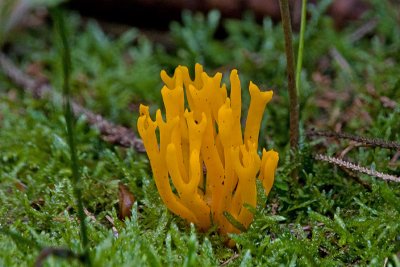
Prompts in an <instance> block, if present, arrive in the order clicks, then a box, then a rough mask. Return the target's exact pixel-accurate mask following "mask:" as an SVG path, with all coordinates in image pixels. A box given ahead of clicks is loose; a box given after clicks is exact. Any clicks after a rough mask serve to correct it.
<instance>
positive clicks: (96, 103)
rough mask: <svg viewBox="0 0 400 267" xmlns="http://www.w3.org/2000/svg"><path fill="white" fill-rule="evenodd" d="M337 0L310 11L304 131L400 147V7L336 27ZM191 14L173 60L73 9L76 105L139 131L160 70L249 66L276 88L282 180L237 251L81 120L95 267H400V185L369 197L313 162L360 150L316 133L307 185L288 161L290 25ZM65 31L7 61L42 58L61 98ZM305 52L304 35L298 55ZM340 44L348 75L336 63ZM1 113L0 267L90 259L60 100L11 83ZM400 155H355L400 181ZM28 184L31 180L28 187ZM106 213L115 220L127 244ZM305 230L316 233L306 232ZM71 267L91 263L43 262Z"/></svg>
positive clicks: (242, 71)
mask: <svg viewBox="0 0 400 267" xmlns="http://www.w3.org/2000/svg"><path fill="white" fill-rule="evenodd" d="M328 2H329V1H322V3H321V4H320V5H319V6H318V7H310V8H309V11H310V12H311V13H312V14H313V16H312V18H311V19H310V20H309V21H308V22H307V27H306V31H305V35H304V38H305V44H306V45H305V49H304V53H303V70H302V73H301V85H300V87H301V90H302V91H301V99H300V102H301V113H300V115H301V125H302V131H304V130H305V129H309V128H311V127H316V128H323V129H335V127H339V126H341V128H342V130H343V131H345V132H349V133H354V134H358V135H363V136H367V137H380V138H383V139H387V140H396V141H399V140H400V105H399V103H400V53H399V52H398V51H400V26H399V23H398V17H397V18H396V17H395V16H396V14H395V11H393V10H396V9H394V8H393V7H391V6H390V5H389V4H388V3H387V2H385V1H382V2H381V1H371V4H372V5H373V8H374V9H373V10H374V12H371V13H370V14H366V15H365V17H364V18H363V19H362V20H361V21H359V22H356V23H353V24H351V25H350V26H348V27H347V28H345V29H343V30H341V31H336V30H335V29H334V28H333V23H332V21H331V19H330V18H329V17H326V16H324V15H322V14H321V13H322V11H324V9H325V6H324V5H325V4H326V3H328ZM183 18H184V19H183V23H182V24H179V23H177V22H174V23H172V24H171V30H170V36H171V38H172V40H173V42H174V44H175V48H174V49H173V50H172V51H171V50H167V49H166V48H165V47H164V46H163V44H159V43H154V42H153V41H152V40H150V39H148V38H147V37H146V36H145V35H144V34H142V33H141V32H140V30H138V29H131V30H129V31H127V32H125V33H124V34H122V35H118V36H115V35H111V34H107V33H105V32H104V31H103V30H102V29H101V27H100V26H99V25H98V24H97V23H96V22H95V21H93V20H89V21H86V22H84V21H83V20H82V19H81V18H80V17H79V16H78V15H77V14H75V13H71V12H69V13H68V16H67V23H66V26H67V33H68V36H69V44H70V46H71V55H72V73H71V94H72V96H73V98H74V99H75V100H77V101H78V102H80V103H81V104H82V105H84V106H85V107H87V108H89V109H91V110H93V111H95V112H98V113H100V114H102V115H104V116H105V117H107V118H108V119H110V120H112V121H114V122H116V123H118V124H122V125H126V126H129V127H133V128H134V129H135V128H136V126H135V125H136V118H137V105H138V103H146V104H150V105H151V106H152V111H155V109H156V108H157V107H160V106H161V105H162V103H161V99H160V89H161V86H162V83H161V79H160V78H159V72H160V70H161V69H166V70H167V71H168V72H169V73H171V71H172V70H173V69H174V67H175V66H176V65H178V64H181V65H188V66H189V68H192V67H193V66H194V63H195V62H199V63H202V64H203V65H204V66H205V68H206V70H207V71H208V72H209V73H214V72H215V71H222V72H224V73H227V72H228V71H229V70H230V69H231V68H237V69H238V70H239V75H240V77H241V81H242V86H243V88H246V87H247V85H248V82H249V81H250V80H252V81H254V82H255V83H256V84H259V85H260V86H261V87H262V88H265V89H266V88H272V89H273V90H274V99H273V101H272V102H271V103H270V104H269V105H268V107H267V112H266V116H265V119H264V120H263V124H262V125H263V127H262V128H263V130H262V132H261V134H260V136H261V140H260V144H261V145H262V146H265V147H268V148H274V149H276V150H278V151H279V153H280V158H281V160H280V163H279V169H278V171H277V174H276V182H275V185H274V187H273V189H272V191H271V193H270V195H269V196H268V198H267V197H265V196H264V195H263V191H262V188H261V187H259V192H258V193H259V196H260V197H259V205H258V207H257V211H256V216H255V220H254V222H253V224H252V225H251V227H250V229H249V230H248V231H247V232H245V233H242V234H239V235H234V236H232V238H233V239H234V240H235V241H236V243H237V246H236V247H235V248H234V249H230V248H227V247H226V246H225V245H224V243H223V241H222V240H221V238H220V237H219V236H218V235H217V233H216V231H215V229H211V230H210V231H209V232H207V233H200V232H198V231H196V229H195V228H194V227H192V226H190V225H187V224H186V223H185V222H184V221H183V220H182V219H180V218H178V217H177V216H174V215H172V214H171V213H169V212H168V211H167V210H166V208H165V206H164V205H163V204H162V202H161V200H160V198H159V196H158V193H157V190H156V187H155V184H154V182H153V180H152V177H151V171H150V167H149V164H148V160H147V158H146V156H145V155H142V154H138V153H136V152H135V151H133V150H132V149H124V148H120V147H117V146H114V145H111V144H108V143H106V142H104V141H102V139H101V136H100V134H99V132H98V130H96V129H94V128H91V127H90V126H88V125H87V123H86V121H85V118H83V117H81V118H78V119H77V121H76V125H75V134H74V137H75V141H76V150H77V157H78V162H79V164H80V166H81V182H80V184H79V186H80V188H81V190H82V197H83V201H84V205H85V207H86V208H87V210H88V211H89V212H90V213H92V214H93V215H94V216H95V218H96V220H92V219H91V218H87V219H86V222H87V227H88V229H87V230H88V239H89V247H90V256H91V259H92V264H93V266H132V265H135V266H181V265H183V266H218V265H219V264H221V263H222V262H224V261H226V260H228V259H230V258H232V259H231V261H229V264H228V266H257V265H258V266H266V265H267V266H268V265H270V266H277V265H280V264H281V265H284V266H287V265H290V266H295V265H298V266H309V265H311V266H348V265H361V266H365V265H371V266H383V264H384V262H385V259H388V264H389V265H392V266H400V262H399V259H398V258H397V256H396V254H397V253H398V252H399V251H400V241H399V240H400V239H399V233H400V229H399V228H400V227H399V224H398V222H399V221H400V205H399V203H400V187H399V185H397V184H395V183H386V182H383V181H380V180H377V179H375V178H371V177H368V176H363V175H361V176H360V177H361V179H362V180H363V181H365V182H366V183H368V184H369V185H370V186H371V189H367V188H365V187H363V186H362V185H360V184H359V183H357V182H356V181H355V180H354V179H353V178H351V177H350V176H349V175H347V174H346V173H345V172H343V171H342V170H340V169H338V168H336V167H332V166H330V165H327V164H325V163H320V162H316V161H314V160H313V159H312V157H311V154H312V153H317V152H323V153H327V154H329V155H335V154H336V153H338V152H340V151H342V150H343V149H344V148H345V147H346V146H347V145H348V142H346V141H340V142H334V141H333V140H330V139H328V141H327V142H326V141H324V140H322V139H316V140H309V139H307V138H306V137H305V136H304V134H303V135H302V143H301V147H302V149H301V158H302V163H301V165H300V170H301V171H300V174H301V177H300V181H299V183H294V182H293V181H292V180H291V178H290V172H291V169H292V168H293V165H294V164H296V163H293V162H290V161H289V159H288V158H289V155H288V149H289V147H288V137H289V132H288V129H289V127H288V109H287V104H288V95H287V92H286V75H285V55H284V42H283V34H282V30H281V26H280V25H277V24H276V25H275V24H273V23H272V22H271V21H270V20H269V19H264V21H263V22H262V23H261V24H257V23H256V22H255V20H254V18H253V16H252V15H251V14H245V15H244V18H243V19H242V20H223V21H221V19H220V18H219V14H218V13H216V12H211V13H209V14H208V15H207V16H201V15H194V14H190V13H184V14H183ZM370 18H377V19H378V25H377V27H376V28H375V29H374V31H373V32H371V33H370V34H369V35H368V36H365V37H363V38H362V39H360V40H357V41H355V42H353V41H352V40H351V39H350V37H349V36H351V33H353V32H354V31H355V30H356V28H357V27H359V26H361V25H362V24H363V23H365V22H366V21H368V19H370ZM396 20H397V24H396ZM217 26H221V27H223V28H224V29H225V30H226V33H227V36H226V38H224V39H222V40H221V39H217V38H216V37H215V31H216V29H217ZM55 36H56V33H55V32H54V31H53V29H52V26H51V25H42V26H40V27H38V28H36V29H32V30H29V31H24V32H17V33H15V34H14V36H13V39H12V41H11V42H10V43H9V45H8V50H7V51H8V55H9V56H10V57H11V58H12V59H13V60H14V62H17V63H18V65H19V67H20V68H21V69H25V68H26V67H27V66H28V65H29V64H31V63H32V62H36V63H38V64H40V66H42V70H41V71H42V73H43V74H44V75H45V76H46V77H48V78H49V80H50V82H51V84H52V85H53V87H54V88H55V89H56V90H58V91H59V92H61V91H62V90H61V88H62V75H61V74H62V64H61V57H60V55H59V53H58V51H59V50H58V48H57V46H56V45H55V44H56V37H55ZM297 42H298V36H295V47H297V46H298V43H297ZM333 48H335V49H336V50H337V51H338V52H339V53H340V55H341V56H342V57H343V58H344V59H345V60H346V62H347V63H348V67H344V66H343V63H342V62H340V61H338V60H337V58H335V57H333V56H332V55H331V54H330V51H331V50H332V49H333ZM368 88H369V90H367V89H368ZM371 88H373V89H374V91H375V94H376V95H374V94H373V93H371ZM327 92H330V93H331V95H332V94H333V98H332V97H331V98H329V96H327V95H326V94H327ZM382 96H386V97H388V98H390V99H392V100H394V101H395V102H397V107H395V108H390V107H384V106H383V104H382V102H381V100H380V97H382ZM244 100H245V101H248V99H247V98H246V97H244ZM244 106H246V105H244ZM352 107H353V108H352ZM0 118H1V119H0V226H1V227H2V229H5V230H7V231H8V234H7V233H3V234H0V266H18V265H19V266H32V265H33V263H34V262H35V260H36V257H37V256H38V254H39V252H40V250H39V249H38V246H41V247H44V246H56V247H65V248H69V249H71V250H72V251H74V252H76V253H82V252H83V250H82V246H81V242H80V239H81V237H80V224H79V222H78V219H77V206H76V202H75V198H74V186H73V184H71V180H70V178H71V176H72V172H71V170H70V160H71V159H70V153H69V147H68V135H67V129H66V127H67V126H66V122H65V119H64V115H63V108H62V103H52V102H50V101H45V100H34V99H33V98H32V97H31V96H30V95H29V94H28V93H24V92H23V90H21V89H20V88H17V87H16V86H15V85H14V84H12V82H10V81H9V80H8V79H7V78H6V77H5V76H4V74H3V73H0ZM338 125H339V126H338ZM394 153H395V151H390V150H386V149H380V148H375V149H373V148H363V147H362V148H354V149H353V150H352V151H350V153H349V154H348V157H349V158H350V159H352V160H353V161H355V162H360V163H362V165H364V166H370V167H371V168H376V169H377V170H380V171H383V172H387V173H391V174H394V175H398V176H399V175H400V166H399V161H398V160H397V162H396V164H397V165H393V166H390V165H389V164H388V163H389V161H390V159H391V157H393V155H394ZM299 164H300V163H299ZM119 182H122V183H124V184H126V185H127V186H128V188H129V189H130V190H131V191H132V192H133V194H134V195H135V197H136V199H137V204H136V205H135V206H134V208H133V214H132V218H131V219H129V220H127V221H125V222H122V221H120V220H119V219H118V216H117V212H118V183H119ZM21 183H22V184H24V185H25V186H26V188H25V189H23V190H21V189H19V188H20V187H21V186H20V185H21ZM107 215H108V216H110V217H111V218H113V220H114V222H115V228H116V229H117V231H118V237H115V235H114V234H113V232H112V229H111V227H112V225H111V223H110V222H109V221H108V220H107V219H106V216H107ZM321 223H322V224H321ZM304 226H309V227H310V228H311V231H305V230H303V228H302V227H304ZM9 231H12V233H15V235H10V234H9ZM21 238H25V239H27V240H30V241H27V240H22V239H21ZM236 254H238V256H235V255H236ZM71 265H72V266H80V263H79V262H78V261H76V260H65V259H60V258H55V257H51V258H49V259H48V260H47V261H46V263H45V266H71Z"/></svg>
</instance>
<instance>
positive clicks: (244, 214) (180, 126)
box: [137, 64, 279, 234]
mask: <svg viewBox="0 0 400 267" xmlns="http://www.w3.org/2000/svg"><path fill="white" fill-rule="evenodd" d="M161 79H162V80H163V81H164V83H165V86H164V87H163V88H162V89H161V95H162V98H163V101H164V105H165V117H166V120H165V121H164V119H163V117H162V114H161V111H160V110H157V113H156V120H155V121H153V120H152V119H151V117H150V115H149V107H147V106H144V105H141V106H140V117H139V119H138V122H137V126H138V131H139V134H140V136H141V137H142V139H143V143H144V146H145V148H146V152H147V155H148V157H149V160H150V164H151V168H152V172H153V176H154V180H155V183H156V186H157V189H158V192H159V194H160V196H161V199H162V200H163V202H164V203H165V205H166V206H167V207H168V209H169V210H170V211H172V212H173V213H175V214H176V215H178V216H180V217H182V218H184V219H186V220H187V221H189V222H193V223H194V224H195V225H196V226H197V227H199V228H200V229H201V230H206V229H208V228H210V227H211V225H212V224H217V225H218V231H219V232H220V233H222V234H227V233H239V232H240V229H238V228H236V227H237V226H236V227H235V226H234V225H232V224H231V223H230V222H229V220H228V219H227V216H226V214H227V213H229V214H230V215H231V216H232V217H233V218H234V219H235V220H236V221H237V222H239V223H240V224H241V225H242V226H244V228H248V226H249V225H250V223H251V222H252V220H253V213H252V212H251V211H250V210H248V208H246V207H248V206H247V205H249V206H251V207H253V208H255V207H256V204H257V190H256V176H257V175H258V178H259V179H260V180H261V181H262V184H263V186H264V189H265V193H266V194H268V193H269V192H270V190H271V187H272V185H273V182H274V175H275V169H276V167H277V164H278V159H279V156H278V153H277V152H275V151H274V150H269V151H266V150H265V149H263V151H262V157H261V158H260V156H259V155H258V153H257V150H258V137H259V131H260V124H261V120H262V116H263V113H264V110H265V106H266V104H267V103H268V102H269V101H270V100H271V98H272V94H273V93H272V91H266V92H261V91H260V90H259V88H258V87H257V86H256V85H255V84H253V83H252V82H250V85H249V92H250V96H251V100H250V107H249V109H248V114H247V119H246V125H245V129H244V134H243V133H242V127H241V110H242V100H241V86H240V80H239V76H238V73H237V70H232V72H231V74H230V84H231V90H230V97H228V95H227V89H226V85H225V84H222V85H221V79H222V74H221V73H217V74H215V76H214V77H210V76H208V75H207V74H206V73H205V72H204V71H203V67H202V66H201V65H200V64H196V67H195V78H194V80H191V78H190V76H189V71H188V68H187V67H184V66H178V67H177V68H176V69H175V73H174V76H173V77H169V76H168V75H167V73H166V72H165V71H161ZM185 96H186V101H185ZM185 102H186V103H187V105H188V108H185ZM157 128H158V131H159V143H158V137H157V134H156V129H157ZM239 228H241V229H242V227H239Z"/></svg>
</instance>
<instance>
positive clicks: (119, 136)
mask: <svg viewBox="0 0 400 267" xmlns="http://www.w3.org/2000/svg"><path fill="white" fill-rule="evenodd" d="M0 68H1V69H2V70H3V72H4V73H5V74H6V75H7V77H8V78H9V79H10V80H12V81H13V82H14V83H15V84H16V85H18V86H20V87H21V88H22V89H23V90H25V91H27V92H30V93H31V94H32V95H33V97H35V98H37V99H45V98H47V97H49V98H53V99H54V100H55V101H57V102H61V100H62V96H61V95H60V94H59V93H57V92H56V91H55V90H54V89H53V88H52V87H51V86H50V85H49V84H46V83H43V82H40V81H37V80H35V79H33V78H32V77H30V76H28V75H26V74H25V73H23V72H22V71H21V70H19V69H18V68H17V67H16V66H15V65H14V64H13V63H12V62H11V60H10V59H8V57H7V56H6V55H4V54H3V53H1V52H0ZM71 104H72V111H73V113H74V115H75V116H76V117H78V116H82V115H84V116H85V117H86V119H87V121H88V123H89V124H90V125H92V126H95V127H96V128H98V129H99V131H100V133H101V135H102V138H103V139H104V140H105V141H107V142H110V143H113V144H116V145H119V146H122V147H132V148H134V149H135V150H136V151H138V152H144V151H145V150H144V146H143V142H142V140H141V139H140V138H138V137H137V136H136V135H135V133H134V132H133V131H132V130H131V129H129V128H126V127H124V126H121V125H117V124H114V123H112V122H110V121H108V120H106V119H105V118H103V117H102V116H101V115H99V114H96V113H93V112H92V111H90V110H88V109H86V108H84V107H82V106H81V105H79V104H78V103H76V102H74V101H72V102H71Z"/></svg>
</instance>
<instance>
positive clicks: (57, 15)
mask: <svg viewBox="0 0 400 267" xmlns="http://www.w3.org/2000/svg"><path fill="white" fill-rule="evenodd" d="M53 18H54V22H55V26H56V31H57V32H58V34H59V37H60V39H61V47H62V48H61V56H62V67H63V86H62V88H63V96H64V112H65V113H64V116H65V121H66V124H67V135H68V145H69V147H70V154H71V169H72V183H73V187H74V195H75V198H76V204H77V208H78V211H77V212H78V218H79V220H80V227H81V239H82V247H83V250H84V252H83V253H84V258H85V261H86V264H87V265H88V266H91V261H90V257H89V251H88V245H89V242H88V237H87V227H86V221H85V219H86V215H85V212H84V210H83V201H82V191H81V188H80V186H79V180H80V174H79V164H78V157H77V152H76V146H75V134H74V121H73V114H72V108H71V99H70V98H71V96H70V74H71V53H70V48H69V44H68V41H67V34H66V28H65V22H64V16H63V14H62V12H61V11H60V10H58V9H54V12H53Z"/></svg>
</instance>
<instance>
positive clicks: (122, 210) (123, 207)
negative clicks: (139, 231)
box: [118, 183, 135, 220]
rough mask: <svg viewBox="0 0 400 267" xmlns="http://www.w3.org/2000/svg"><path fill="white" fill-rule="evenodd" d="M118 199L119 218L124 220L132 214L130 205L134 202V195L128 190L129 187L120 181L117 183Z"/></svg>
mask: <svg viewBox="0 0 400 267" xmlns="http://www.w3.org/2000/svg"><path fill="white" fill-rule="evenodd" d="M118 199H119V202H118V203H119V213H118V217H119V219H120V220H124V219H125V218H126V217H128V218H130V217H131V215H132V205H133V203H134V202H135V197H134V196H133V194H132V193H131V192H130V191H129V188H128V187H127V186H126V185H124V184H122V183H119V185H118Z"/></svg>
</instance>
